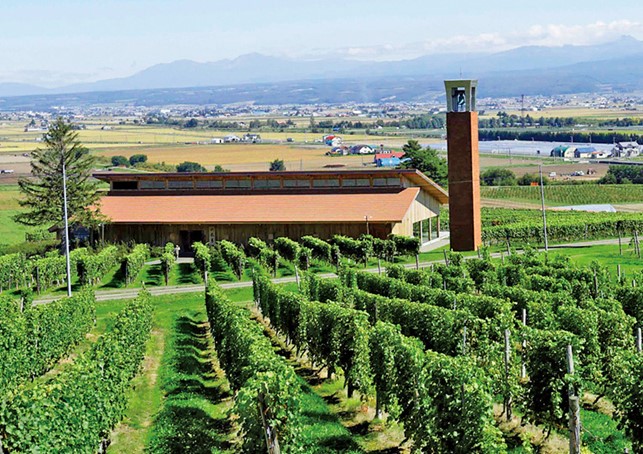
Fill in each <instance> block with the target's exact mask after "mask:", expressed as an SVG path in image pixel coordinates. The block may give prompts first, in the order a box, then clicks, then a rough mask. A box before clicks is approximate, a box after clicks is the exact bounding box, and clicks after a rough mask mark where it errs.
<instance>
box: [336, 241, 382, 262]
mask: <svg viewBox="0 0 643 454" xmlns="http://www.w3.org/2000/svg"><path fill="white" fill-rule="evenodd" d="M330 242H331V244H332V245H333V246H337V247H338V248H339V252H340V254H341V255H342V256H344V257H350V258H352V259H353V260H355V261H356V262H361V263H363V264H364V265H366V263H367V262H368V258H369V256H370V255H371V254H372V253H373V237H372V236H369V235H362V236H361V237H360V238H358V239H354V238H350V237H348V236H343V235H333V238H332V239H331V241H330ZM331 256H332V250H331Z"/></svg>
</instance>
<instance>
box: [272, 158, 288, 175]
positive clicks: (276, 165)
mask: <svg viewBox="0 0 643 454" xmlns="http://www.w3.org/2000/svg"><path fill="white" fill-rule="evenodd" d="M268 170H270V171H271V172H281V171H284V170H286V165H285V164H284V161H283V159H275V160H274V161H272V162H271V163H270V168H269V169H268Z"/></svg>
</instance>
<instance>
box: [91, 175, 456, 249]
mask: <svg viewBox="0 0 643 454" xmlns="http://www.w3.org/2000/svg"><path fill="white" fill-rule="evenodd" d="M94 176H95V177H96V178H98V179H99V180H103V181H105V182H107V183H109V185H110V190H109V192H107V195H106V196H104V197H103V198H102V200H101V211H102V212H103V214H105V215H106V216H107V217H108V218H109V220H110V221H109V224H108V225H106V226H105V239H107V240H109V241H130V240H134V241H136V242H141V243H143V242H145V243H150V244H153V245H163V244H165V243H166V242H168V241H171V242H173V243H175V244H178V245H180V246H181V249H182V250H183V251H188V250H189V249H190V245H191V244H192V243H193V242H194V241H204V242H214V241H217V240H221V239H226V240H230V241H234V242H237V243H245V242H246V241H247V240H248V238H250V237H253V236H255V237H259V238H262V239H264V240H271V239H273V238H277V237H280V236H286V237H289V238H293V239H298V238H300V237H302V236H304V235H314V236H317V237H319V238H330V237H331V236H333V235H334V234H341V235H348V236H352V237H357V236H359V235H360V234H363V233H367V232H368V233H370V234H371V235H374V236H376V237H380V238H385V237H386V236H387V235H388V234H390V233H395V234H399V235H408V236H411V235H413V234H415V235H417V236H420V237H421V238H422V240H423V242H424V241H427V240H428V239H431V238H434V237H436V236H437V232H438V231H439V214H440V207H441V205H444V204H446V203H448V196H447V193H446V192H445V191H444V190H443V189H442V188H441V187H440V186H438V185H437V184H436V183H434V182H433V181H432V180H430V179H429V178H427V177H426V176H425V175H424V174H422V173H421V172H419V171H417V170H399V169H395V170H342V171H334V172H327V171H314V172H243V173H241V172H239V173H236V172H231V173H230V172H229V173H145V174H132V173H112V172H109V173H96V174H94Z"/></svg>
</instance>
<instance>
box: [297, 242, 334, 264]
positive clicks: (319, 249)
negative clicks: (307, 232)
mask: <svg viewBox="0 0 643 454" xmlns="http://www.w3.org/2000/svg"><path fill="white" fill-rule="evenodd" d="M299 242H300V243H301V245H302V246H303V247H307V248H308V249H310V250H311V251H312V256H313V258H315V259H317V260H321V261H323V262H330V261H331V249H332V247H331V245H330V244H329V243H328V242H326V241H324V240H321V239H319V238H315V237H314V236H302V237H301V239H300V240H299Z"/></svg>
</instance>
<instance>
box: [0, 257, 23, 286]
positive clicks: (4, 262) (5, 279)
mask: <svg viewBox="0 0 643 454" xmlns="http://www.w3.org/2000/svg"><path fill="white" fill-rule="evenodd" d="M27 274H28V263H27V260H26V259H25V256H24V255H22V254H7V255H0V293H1V292H2V291H3V290H6V289H8V288H10V287H16V288H18V287H21V286H24V285H25V284H26V277H27Z"/></svg>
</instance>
